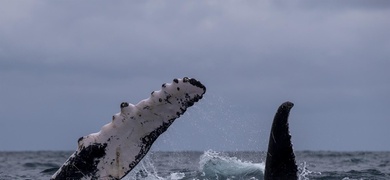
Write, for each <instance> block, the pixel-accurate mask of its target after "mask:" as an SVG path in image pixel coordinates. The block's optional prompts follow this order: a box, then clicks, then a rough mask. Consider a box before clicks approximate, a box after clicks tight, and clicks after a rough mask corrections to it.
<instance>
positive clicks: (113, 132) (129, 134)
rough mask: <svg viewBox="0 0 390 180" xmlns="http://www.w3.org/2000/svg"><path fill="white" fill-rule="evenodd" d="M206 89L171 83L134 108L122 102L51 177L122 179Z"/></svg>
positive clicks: (185, 80) (56, 179) (188, 81)
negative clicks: (98, 129) (109, 120)
mask: <svg viewBox="0 0 390 180" xmlns="http://www.w3.org/2000/svg"><path fill="white" fill-rule="evenodd" d="M205 92H206V87H205V86H204V85H203V84H202V83H201V82H199V81H197V80H196V79H192V78H187V77H185V78H183V79H174V80H173V82H172V83H166V84H163V85H162V88H161V90H159V91H153V92H152V93H151V96H150V97H149V98H148V99H145V100H142V101H141V102H139V103H138V104H136V105H133V104H130V103H127V102H123V103H121V105H120V112H119V113H117V114H115V115H114V116H113V117H112V121H111V122H110V123H108V124H106V125H104V126H103V127H102V128H101V130H100V131H99V132H97V133H93V134H90V135H87V136H84V137H81V138H80V139H79V140H78V148H77V150H76V151H75V152H74V153H73V154H72V155H71V156H70V157H69V158H68V160H67V161H66V162H65V163H64V164H63V165H62V166H61V167H60V169H58V171H57V172H56V173H55V174H54V175H53V176H52V178H51V179H53V180H60V179H99V180H101V179H107V180H108V179H121V178H123V177H124V176H126V174H128V173H129V172H130V171H131V170H132V169H133V168H134V167H135V166H136V165H137V164H138V163H139V162H140V161H141V160H142V158H143V157H144V156H145V155H146V154H147V152H148V151H149V149H150V148H151V146H152V144H153V143H154V142H155V140H156V139H157V138H158V137H159V136H160V135H161V134H162V133H163V132H165V131H166V130H167V129H168V127H169V126H170V125H171V124H172V123H173V122H174V120H175V119H176V118H178V117H180V115H182V114H183V113H184V112H185V111H186V110H187V108H188V107H191V106H192V105H193V104H194V103H195V102H198V100H200V99H202V97H203V94H204V93H205Z"/></svg>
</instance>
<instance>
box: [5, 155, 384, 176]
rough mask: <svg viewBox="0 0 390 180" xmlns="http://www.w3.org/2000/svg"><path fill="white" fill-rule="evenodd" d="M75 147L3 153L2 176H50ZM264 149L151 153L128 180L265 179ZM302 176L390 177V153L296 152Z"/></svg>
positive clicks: (130, 174)
mask: <svg viewBox="0 0 390 180" xmlns="http://www.w3.org/2000/svg"><path fill="white" fill-rule="evenodd" d="M71 153H73V152H71V151H37V152H0V180H15V179H25V180H27V179H31V180H39V179H49V178H50V177H51V175H52V174H53V173H54V172H55V171H56V170H57V168H59V167H60V166H61V165H62V163H64V162H65V160H66V159H67V158H68V157H69V155H70V154H71ZM264 159H265V154H264V152H215V151H212V150H209V151H205V152H196V151H188V152H150V153H149V154H148V155H147V156H146V157H145V158H144V159H143V161H142V162H141V163H140V164H139V165H138V166H137V167H136V168H135V169H134V170H133V171H132V172H131V173H129V174H128V175H127V176H126V177H125V178H124V179H125V180H127V179H131V180H132V179H146V180H181V179H183V180H186V179H191V180H193V179H199V180H206V179H209V180H213V179H218V180H222V179H223V180H225V179H226V180H227V179H229V180H234V179H240V180H246V179H248V180H249V179H250V180H255V179H263V172H264V163H263V161H264ZM296 161H297V164H298V167H299V173H300V175H299V177H300V179H301V180H307V179H329V180H332V179H335V180H336V179H337V180H353V179H356V180H366V179H378V180H385V179H390V152H328V151H298V152H296Z"/></svg>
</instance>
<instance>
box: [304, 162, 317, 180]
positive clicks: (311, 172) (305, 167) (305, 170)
mask: <svg viewBox="0 0 390 180" xmlns="http://www.w3.org/2000/svg"><path fill="white" fill-rule="evenodd" d="M298 172H299V176H298V177H299V180H309V178H308V177H309V176H310V175H321V172H314V171H310V170H309V169H307V165H306V162H303V163H301V164H300V165H299V166H298Z"/></svg>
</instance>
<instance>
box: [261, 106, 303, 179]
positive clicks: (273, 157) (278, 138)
mask: <svg viewBox="0 0 390 180" xmlns="http://www.w3.org/2000/svg"><path fill="white" fill-rule="evenodd" d="M293 106H294V104H293V103H291V102H285V103H283V104H282V105H280V106H279V108H278V110H277V112H276V114H275V117H274V121H273V123H272V128H271V132H270V137H269V143H268V152H267V159H266V164H265V172H264V180H270V179H286V180H296V179H298V175H297V173H298V168H297V165H296V162H295V155H294V150H293V147H292V143H291V135H290V132H289V124H288V116H289V114H290V110H291V108H292V107H293Z"/></svg>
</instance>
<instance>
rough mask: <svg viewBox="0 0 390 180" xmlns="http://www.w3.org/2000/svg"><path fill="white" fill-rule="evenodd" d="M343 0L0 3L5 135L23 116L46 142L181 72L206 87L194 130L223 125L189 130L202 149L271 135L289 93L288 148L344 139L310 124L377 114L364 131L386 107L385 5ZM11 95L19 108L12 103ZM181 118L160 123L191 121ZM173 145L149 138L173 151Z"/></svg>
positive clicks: (91, 124)
mask: <svg viewBox="0 0 390 180" xmlns="http://www.w3.org/2000/svg"><path fill="white" fill-rule="evenodd" d="M354 2H356V3H351V1H343V2H340V1H327V2H321V3H312V2H311V1H296V2H279V1H277V2H275V1H274V2H267V1H262V2H259V1H246V2H237V1H224V2H223V3H221V2H219V1H207V2H198V1H177V2H175V3H168V2H154V1H144V2H139V3H137V2H127V1H116V2H110V3H107V2H105V1H95V3H94V4H90V3H83V2H78V1H69V2H68V1H67V2H54V1H53V2H51V1H47V2H43V1H41V2H28V3H24V4H23V6H21V5H20V4H19V3H16V2H14V1H12V2H2V3H1V4H2V5H1V6H0V24H1V25H0V40H1V41H0V81H1V82H2V84H1V86H2V88H1V89H0V98H1V99H2V100H1V101H2V103H0V107H1V110H0V112H1V114H2V115H1V117H0V118H1V119H7V120H8V121H5V122H2V125H4V126H3V127H4V128H5V129H6V130H7V132H6V134H14V132H13V131H12V130H11V129H15V128H17V127H18V124H28V125H29V127H31V128H30V129H29V128H27V126H26V127H23V129H22V130H23V131H25V132H28V133H30V134H34V133H35V130H33V129H39V128H41V127H44V126H48V127H47V128H46V129H45V130H44V131H45V133H46V134H55V135H53V137H52V138H53V139H55V138H57V139H61V141H67V140H68V139H77V138H78V137H77V136H80V135H85V133H86V132H94V131H96V130H98V129H99V128H100V127H101V125H103V124H104V123H107V120H109V119H110V116H111V114H113V113H116V112H117V111H118V109H117V106H118V104H119V103H120V102H122V101H130V102H132V103H137V102H138V101H139V100H142V99H144V98H147V97H148V96H149V93H150V92H151V91H152V90H157V89H158V88H160V85H161V84H162V83H164V82H169V81H171V79H173V78H176V77H182V76H191V77H196V78H198V79H199V80H201V81H202V82H203V83H204V84H206V86H207V87H208V91H207V94H206V96H205V100H204V101H206V102H205V104H203V106H207V108H205V109H202V107H201V105H200V106H199V109H198V110H197V113H195V114H198V113H205V115H204V116H205V117H207V116H210V117H212V120H207V118H201V119H200V120H202V119H203V120H204V121H206V124H207V126H210V127H213V128H214V129H207V127H206V126H204V127H201V126H202V122H201V121H199V119H198V120H193V121H194V123H197V125H198V126H199V129H197V130H195V132H198V133H199V134H201V133H204V134H205V135H204V136H202V135H199V134H198V136H199V137H202V138H201V139H207V135H210V136H212V134H210V133H206V132H209V131H212V132H214V131H215V132H218V133H220V134H219V136H220V137H218V138H217V137H216V138H215V141H210V142H200V141H199V140H198V139H193V141H194V142H197V143H199V144H198V148H199V149H201V147H203V148H206V147H210V148H212V145H213V144H216V143H215V142H217V141H222V140H223V137H226V136H227V137H229V138H228V139H230V141H229V142H226V143H227V144H228V145H225V146H223V147H222V145H220V146H219V145H215V148H214V149H216V148H221V149H223V148H232V149H235V148H238V149H240V147H241V146H243V144H246V142H247V140H245V139H243V137H248V139H252V140H253V139H257V138H258V136H259V133H260V132H262V133H264V134H261V135H264V136H268V135H267V132H266V131H268V125H269V124H267V123H270V121H271V119H272V116H273V113H274V112H275V110H276V108H277V106H278V105H279V103H282V102H283V101H286V100H291V101H293V102H296V107H294V110H293V113H294V115H295V117H296V118H297V119H295V121H294V122H295V123H296V125H297V126H294V125H293V123H292V127H293V128H296V129H293V130H294V131H292V132H294V133H295V134H296V135H295V136H297V137H299V138H298V139H297V140H296V141H297V143H296V144H297V145H298V148H299V145H300V146H301V149H305V148H307V149H315V148H318V149H321V148H323V149H326V148H330V147H331V148H335V149H337V148H336V146H338V147H339V148H338V149H343V148H344V149H345V148H348V147H346V145H343V144H341V143H339V144H337V145H334V146H333V145H332V146H331V145H330V143H331V142H329V143H328V144H326V143H325V144H324V145H321V146H319V145H318V143H317V141H325V140H327V138H329V137H328V136H327V134H329V132H328V130H327V129H322V128H321V127H322V126H326V127H328V126H327V125H329V124H332V125H333V124H336V125H335V126H339V128H336V131H337V132H335V134H336V135H339V136H341V135H342V134H343V133H344V132H341V131H342V129H343V128H344V129H345V127H348V126H351V124H352V122H353V121H355V120H356V121H359V122H360V125H359V124H358V125H359V127H364V126H367V125H369V124H372V122H370V121H368V120H367V119H370V117H372V119H374V120H373V121H375V123H377V124H378V126H375V127H373V129H374V128H378V127H379V126H384V125H387V123H386V122H385V119H386V115H385V114H384V113H383V112H385V110H384V109H383V107H386V103H387V102H385V99H389V95H388V93H387V92H389V90H390V87H389V84H390V83H388V82H389V81H388V80H387V79H388V78H387V77H388V76H389V73H388V70H387V67H389V66H390V64H389V61H388V59H389V57H390V54H389V52H388V49H389V48H390V36H388V32H390V24H389V23H387V19H388V18H387V17H389V15H390V13H389V11H386V9H388V8H389V6H388V3H387V1H376V2H377V3H372V2H370V3H367V2H365V1H354ZM207 99H208V100H207ZM221 99H222V100H221ZM21 103H22V104H24V103H25V106H27V107H29V108H26V109H23V110H22V111H20V108H21V107H24V106H21V105H20V104H21ZM210 104H213V105H214V106H212V105H210ZM215 104H218V106H215ZM209 106H210V107H209ZM230 106H232V107H230ZM213 108H217V109H216V110H215V112H214V111H212V112H210V111H208V109H213ZM221 109H229V110H227V111H228V112H229V113H227V112H226V111H223V110H221ZM15 114H20V115H21V116H22V117H28V118H16V117H15V116H14V115H15ZM227 114H230V115H229V116H228V115H227ZM52 117H56V118H52ZM219 117H220V118H219ZM232 117H233V118H232ZM240 117H245V118H241V119H240ZM188 118H190V117H188ZM191 118H193V117H191ZM11 119H13V120H11ZM15 119H17V120H15ZM236 119H240V121H239V122H242V124H240V123H238V122H237V121H235V120H236ZM310 120H311V121H310ZM79 122H83V123H79ZM184 122H186V121H184ZM184 122H183V123H182V124H179V123H178V125H177V127H173V128H172V130H170V133H171V134H181V133H182V131H185V132H187V131H189V130H188V128H190V127H187V126H186V125H188V124H185V123H184ZM84 124H88V127H85V126H83V125H84ZM190 124H191V123H190ZM223 124H225V125H226V127H220V126H221V125H223ZM59 125H60V126H61V127H64V129H61V130H58V128H57V126H59ZM251 125H253V127H254V128H251ZM236 126H242V127H243V128H240V129H234V128H233V127H236ZM202 128H205V129H202ZM218 128H220V129H218ZM329 128H331V127H329ZM66 129H68V130H69V129H72V130H73V129H74V130H75V133H74V135H71V136H72V137H69V136H68V132H67V130H66ZM175 129H176V130H175ZM223 129H225V130H223ZM241 129H246V130H245V131H246V132H241ZM373 129H370V130H369V131H374V130H373ZM2 130H4V129H2ZM258 130H260V132H259V131H258ZM57 131H58V134H57V133H56V132H57ZM226 132H231V133H226ZM240 132H241V133H240ZM168 133H169V132H168ZM38 134H39V133H38ZM237 134H239V135H237ZM307 134H311V135H313V138H312V139H311V138H309V137H308V136H307ZM37 136H38V135H37ZM167 136H169V134H168V135H167ZM173 136H175V135H173ZM194 136H195V137H196V135H193V136H192V137H194ZM39 137H41V138H43V139H45V142H44V143H42V145H41V146H40V147H45V148H49V149H50V148H54V149H61V148H62V149H64V148H69V147H70V146H71V145H72V144H73V143H74V142H75V141H71V140H69V141H68V142H69V143H64V144H65V145H51V143H48V142H53V141H52V140H53V139H48V138H45V136H44V135H43V134H39ZM183 138H184V139H185V138H191V136H183ZM169 139H172V140H169ZM265 139H267V138H265ZM300 139H301V140H300ZM165 140H166V141H171V142H172V141H175V140H177V139H176V138H175V137H172V135H171V136H170V137H169V138H167V139H165ZM345 140H350V139H345ZM19 141H20V142H24V141H23V139H19V140H18V142H19ZM29 141H31V139H30V140H29ZM238 141H240V143H241V145H237V146H236V147H234V142H238ZM1 142H5V143H3V144H5V146H8V147H10V148H11V149H12V148H14V149H15V148H29V147H30V148H33V147H32V146H31V145H26V146H24V145H22V144H19V145H15V144H12V143H11V142H9V141H8V140H6V139H3V140H1ZM180 142H182V141H178V143H175V144H176V145H175V147H169V145H164V144H162V145H160V147H161V148H162V149H169V148H179V149H180V148H184V147H183V146H181V145H180ZM203 143H204V144H206V145H205V146H202V145H200V144H203ZM26 144H27V142H26ZM317 145H318V146H317ZM362 146H363V145H359V144H358V143H355V145H354V146H353V147H355V148H357V149H363V147H362ZM351 147H352V146H351ZM195 148H196V147H195ZM248 148H250V149H253V148H255V146H254V145H253V146H248ZM244 149H245V147H244Z"/></svg>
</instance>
